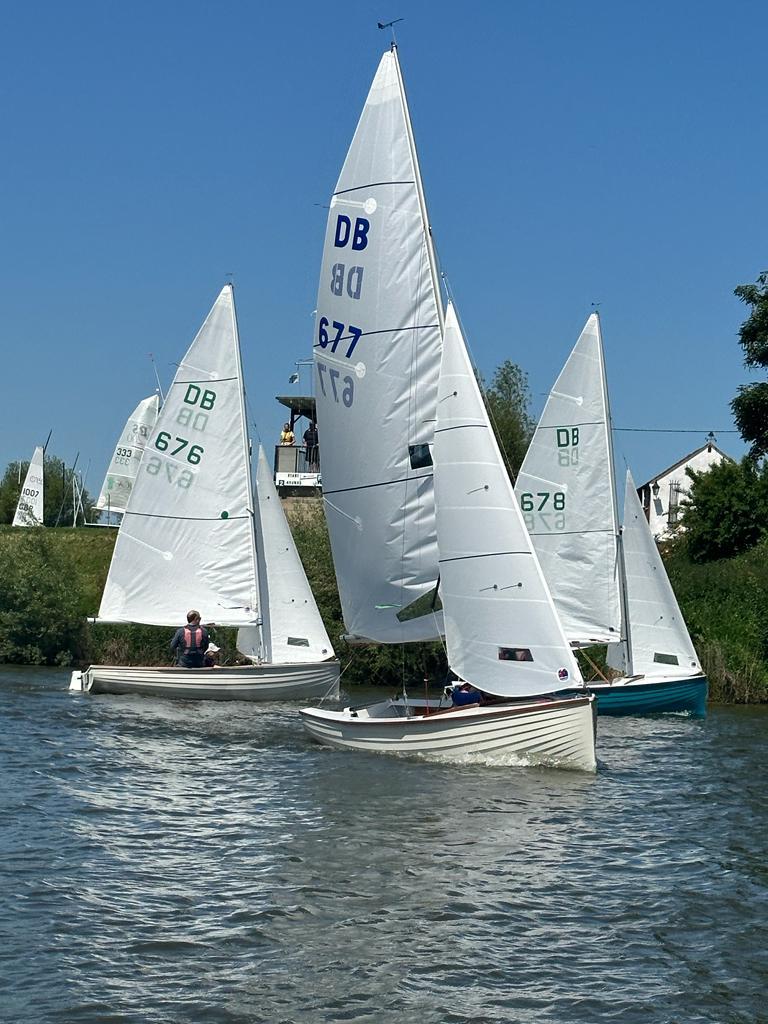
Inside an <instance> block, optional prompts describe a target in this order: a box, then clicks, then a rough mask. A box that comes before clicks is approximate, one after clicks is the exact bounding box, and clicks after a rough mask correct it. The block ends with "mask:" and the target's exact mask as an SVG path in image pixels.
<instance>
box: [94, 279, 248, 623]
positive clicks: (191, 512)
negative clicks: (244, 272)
mask: <svg viewBox="0 0 768 1024" xmlns="http://www.w3.org/2000/svg"><path fill="white" fill-rule="evenodd" d="M191 608H196V609H199V611H200V612H201V614H202V616H203V619H204V621H206V622H216V623H219V624H221V625H228V626H244V625H249V624H255V623H257V621H258V617H259V601H258V577H257V568H256V546H255V535H254V507H253V495H252V492H251V477H250V456H249V450H248V437H247V433H246V426H245V403H244V397H243V380H242V367H241V361H240V345H239V339H238V333H237V322H236V319H235V308H234V297H233V291H232V286H231V285H226V286H225V287H224V288H223V289H222V291H221V294H220V295H219V297H218V298H217V300H216V302H215V303H214V306H213V308H212V309H211V311H210V313H209V314H208V316H207V317H206V320H205V323H204V324H203V326H202V327H201V328H200V331H199V332H198V334H197V336H196V338H195V340H194V341H193V342H192V345H191V346H190V348H189V350H188V352H187V353H186V355H185V356H184V358H183V359H182V361H181V363H180V364H179V369H178V371H177V372H176V376H175V377H174V379H173V383H172V384H171V387H170V390H169V392H168V395H167V397H166V401H165V404H164V406H163V408H162V410H161V412H160V416H159V417H158V420H157V424H156V425H155V429H154V430H153V431H152V432H151V433H150V436H149V442H148V444H147V451H146V453H145V455H144V458H143V459H142V460H141V465H140V468H139V474H138V476H137V477H136V481H135V483H134V485H133V490H132V491H131V496H130V498H129V500H128V508H127V509H126V511H125V515H124V517H123V523H122V526H121V527H120V532H119V533H118V536H117V542H116V545H115V551H114V554H113V557H112V564H111V566H110V569H109V576H108V578H107V584H106V587H105V588H104V595H103V597H102V601H101V608H100V610H99V617H100V618H102V619H106V620H112V621H123V622H144V623H151V624H157V625H166V626H167V625H178V624H179V623H180V622H183V621H184V616H185V615H186V613H187V611H188V610H189V609H191Z"/></svg>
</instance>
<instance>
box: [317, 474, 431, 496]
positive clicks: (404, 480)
mask: <svg viewBox="0 0 768 1024" xmlns="http://www.w3.org/2000/svg"><path fill="white" fill-rule="evenodd" d="M431 479H432V474H431V473H425V474H424V475H423V476H404V477H400V479H398V480H381V481H380V482H379V483H376V484H360V486H359V487H340V488H339V489H338V490H337V491H323V496H324V497H327V496H328V495H329V494H349V493H350V491H369V490H371V488H373V487H392V486H393V485H394V484H409V483H411V482H412V481H413V480H431Z"/></svg>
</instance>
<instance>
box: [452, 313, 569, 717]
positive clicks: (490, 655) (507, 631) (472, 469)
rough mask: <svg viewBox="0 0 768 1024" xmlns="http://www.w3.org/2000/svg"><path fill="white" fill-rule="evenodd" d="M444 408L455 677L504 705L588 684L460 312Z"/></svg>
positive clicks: (454, 327) (453, 328)
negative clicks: (530, 529)
mask: <svg viewBox="0 0 768 1024" xmlns="http://www.w3.org/2000/svg"><path fill="white" fill-rule="evenodd" d="M437 409H438V426H437V429H436V431H435V444H434V459H435V500H436V506H437V537H438V545H439V550H440V570H441V574H440V597H441V600H442V603H443V614H444V620H445V640H446V646H447V651H448V662H449V664H450V666H451V668H452V669H453V670H454V672H456V674H457V675H459V676H460V678H462V679H465V680H467V681H468V682H471V683H474V684H475V685H476V686H477V687H479V688H480V689H482V690H484V691H486V692H488V693H493V694H496V695H497V696H504V697H512V696H520V697H522V696H532V695H535V694H543V693H552V692H556V691H557V690H560V689H563V688H564V687H566V686H570V685H573V684H574V683H575V684H578V683H580V682H581V675H580V673H579V669H578V666H577V664H576V661H575V659H574V656H573V654H572V652H571V650H570V648H569V646H568V641H567V640H566V637H565V634H564V633H563V629H562V626H561V625H560V622H559V620H558V617H557V613H556V611H555V607H554V604H553V601H552V597H551V595H550V593H549V590H548V588H547V584H546V581H545V579H544V575H543V573H542V570H541V567H540V566H539V563H538V560H537V558H536V554H535V551H534V549H533V546H532V541H531V540H530V538H529V536H528V533H527V531H526V528H525V525H524V523H523V519H522V515H521V512H520V509H519V507H518V505H517V502H516V500H515V495H514V491H513V489H512V485H511V483H510V480H509V476H508V474H507V471H506V467H505V464H504V461H503V459H502V456H501V452H500V451H499V447H498V443H497V441H496V438H495V435H494V433H493V429H492V427H491V424H490V421H489V419H488V414H487V412H486V409H485V405H484V402H483V399H482V396H481V394H480V389H479V387H478V384H477V378H476V376H475V373H474V370H473V368H472V364H471V363H470V360H469V356H468V354H467V350H466V345H465V343H464V339H463V336H462V333H461V328H460V327H459V323H458V320H457V318H456V315H455V312H454V310H453V306H452V304H451V303H449V305H448V310H447V313H446V327H445V338H444V344H443V358H442V366H441V371H440V385H439V400H438V404H437ZM468 427H469V428H473V429H467V428H468ZM478 427H481V428H482V429H481V430H478V429H476V428H478Z"/></svg>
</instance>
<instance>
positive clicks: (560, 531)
mask: <svg viewBox="0 0 768 1024" xmlns="http://www.w3.org/2000/svg"><path fill="white" fill-rule="evenodd" d="M610 429H611V426H610V415H609V411H608V394H607V387H606V381H605V365H604V359H603V343H602V338H601V335H600V320H599V318H598V316H597V314H596V313H593V314H592V315H591V316H590V317H589V319H588V320H587V323H586V325H585V327H584V330H583V331H582V332H581V335H580V337H579V340H578V341H577V342H576V345H575V347H574V349H573V351H572V352H571V354H570V356H569V357H568V361H567V362H566V364H565V366H564V367H563V370H562V372H561V373H560V376H559V377H558V378H557V380H556V381H555V385H554V387H553V388H552V390H551V391H550V393H549V397H548V399H547V404H546V405H545V406H544V411H543V413H542V414H541V419H540V420H539V424H538V426H537V427H536V432H535V433H534V435H533V440H532V441H531V445H530V448H529V449H528V453H527V454H526V456H525V459H524V460H523V464H522V466H521V467H520V473H519V474H518V477H517V481H516V483H515V494H516V495H517V500H518V501H519V503H520V507H521V509H522V512H523V517H524V519H525V523H526V526H527V527H528V532H529V533H530V535H531V538H532V540H533V544H534V547H535V548H536V554H537V555H538V557H539V561H540V563H541V567H542V569H543V570H544V575H545V577H546V579H547V583H548V584H549V589H550V591H551V592H552V597H553V599H554V602H555V607H556V608H557V611H558V614H559V616H560V621H561V622H562V624H563V629H564V630H565V635H566V636H567V637H568V639H569V640H571V641H573V642H576V643H579V644H583V645H586V644H590V643H609V642H612V641H613V642H618V640H619V638H620V636H621V631H620V625H621V602H620V599H619V580H618V565H617V554H616V543H617V532H618V528H617V520H616V497H615V487H614V479H613V449H612V445H611V436H610Z"/></svg>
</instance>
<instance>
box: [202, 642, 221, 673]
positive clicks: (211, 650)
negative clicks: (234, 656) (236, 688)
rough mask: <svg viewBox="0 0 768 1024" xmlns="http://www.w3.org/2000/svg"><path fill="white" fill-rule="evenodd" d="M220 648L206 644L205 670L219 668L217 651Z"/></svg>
mask: <svg viewBox="0 0 768 1024" xmlns="http://www.w3.org/2000/svg"><path fill="white" fill-rule="evenodd" d="M220 650H221V648H220V647H217V646H216V644H208V649H207V650H206V652H205V657H204V659H203V660H204V661H205V667H206V668H218V667H219V651H220Z"/></svg>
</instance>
